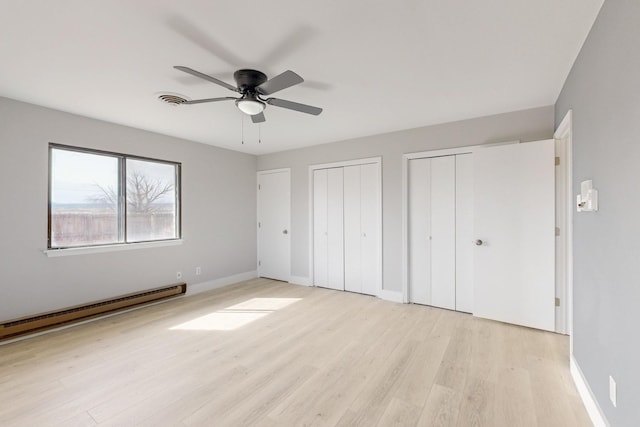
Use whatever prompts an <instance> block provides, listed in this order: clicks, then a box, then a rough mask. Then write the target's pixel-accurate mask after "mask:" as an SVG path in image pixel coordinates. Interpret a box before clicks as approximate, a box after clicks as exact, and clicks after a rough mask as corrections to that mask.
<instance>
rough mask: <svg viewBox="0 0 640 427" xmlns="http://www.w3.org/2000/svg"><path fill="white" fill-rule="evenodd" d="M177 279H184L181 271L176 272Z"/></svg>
mask: <svg viewBox="0 0 640 427" xmlns="http://www.w3.org/2000/svg"><path fill="white" fill-rule="evenodd" d="M176 279H178V280H180V279H182V272H181V271H178V272H177V273H176Z"/></svg>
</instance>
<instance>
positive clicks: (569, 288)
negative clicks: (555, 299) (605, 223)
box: [553, 110, 574, 354]
mask: <svg viewBox="0 0 640 427" xmlns="http://www.w3.org/2000/svg"><path fill="white" fill-rule="evenodd" d="M553 137H554V138H555V139H556V141H557V140H563V141H564V153H563V154H564V160H565V162H566V163H565V167H564V170H563V173H564V177H565V188H564V191H565V217H564V221H563V224H558V226H560V227H561V230H560V233H562V228H564V229H565V236H564V237H565V238H564V281H565V283H564V298H562V301H561V302H560V304H562V305H563V308H564V317H565V319H564V330H563V331H556V332H560V333H564V334H567V335H569V347H570V354H573V206H574V199H573V197H574V196H573V182H572V179H573V154H572V151H573V148H572V144H573V111H572V110H569V111H567V114H566V115H565V116H564V118H563V119H562V121H561V122H560V124H559V125H558V128H557V129H556V131H555V133H554V134H553ZM556 286H558V284H556Z"/></svg>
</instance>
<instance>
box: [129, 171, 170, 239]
mask: <svg viewBox="0 0 640 427" xmlns="http://www.w3.org/2000/svg"><path fill="white" fill-rule="evenodd" d="M177 237H178V235H177V227H176V166H175V165H173V164H167V163H159V162H153V161H146V160H133V159H127V242H140V241H147V240H161V239H175V238H177Z"/></svg>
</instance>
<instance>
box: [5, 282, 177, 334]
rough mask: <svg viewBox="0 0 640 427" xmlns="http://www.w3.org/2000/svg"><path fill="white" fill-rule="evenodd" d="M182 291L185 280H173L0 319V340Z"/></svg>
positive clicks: (156, 299)
mask: <svg viewBox="0 0 640 427" xmlns="http://www.w3.org/2000/svg"><path fill="white" fill-rule="evenodd" d="M186 292H187V284H186V283H177V284H175V285H171V286H164V287H161V288H154V289H147V290H145V291H140V292H134V293H131V294H126V295H120V296H118V297H115V298H109V299H105V300H100V301H94V302H90V303H87V304H82V305H76V306H74V307H68V308H63V309H61V310H55V311H49V312H46V313H40V314H36V315H33V316H26V317H21V318H19V319H13V320H8V321H5V322H2V323H0V341H1V340H5V339H9V338H15V337H17V336H20V335H26V334H30V333H34V332H39V331H42V330H45V329H50V328H55V327H59V326H62V325H66V324H69V323H73V322H78V321H80V320H86V319H89V318H91V317H96V316H100V315H103V314H106V313H112V312H115V311H119V310H124V309H126V308H131V307H134V306H137V305H141V304H147V303H150V302H153V301H159V300H163V299H167V298H172V297H175V296H178V295H182V294H184V293H186Z"/></svg>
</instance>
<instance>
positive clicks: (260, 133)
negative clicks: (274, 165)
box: [258, 124, 262, 144]
mask: <svg viewBox="0 0 640 427" xmlns="http://www.w3.org/2000/svg"><path fill="white" fill-rule="evenodd" d="M258 144H262V125H261V124H258Z"/></svg>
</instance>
